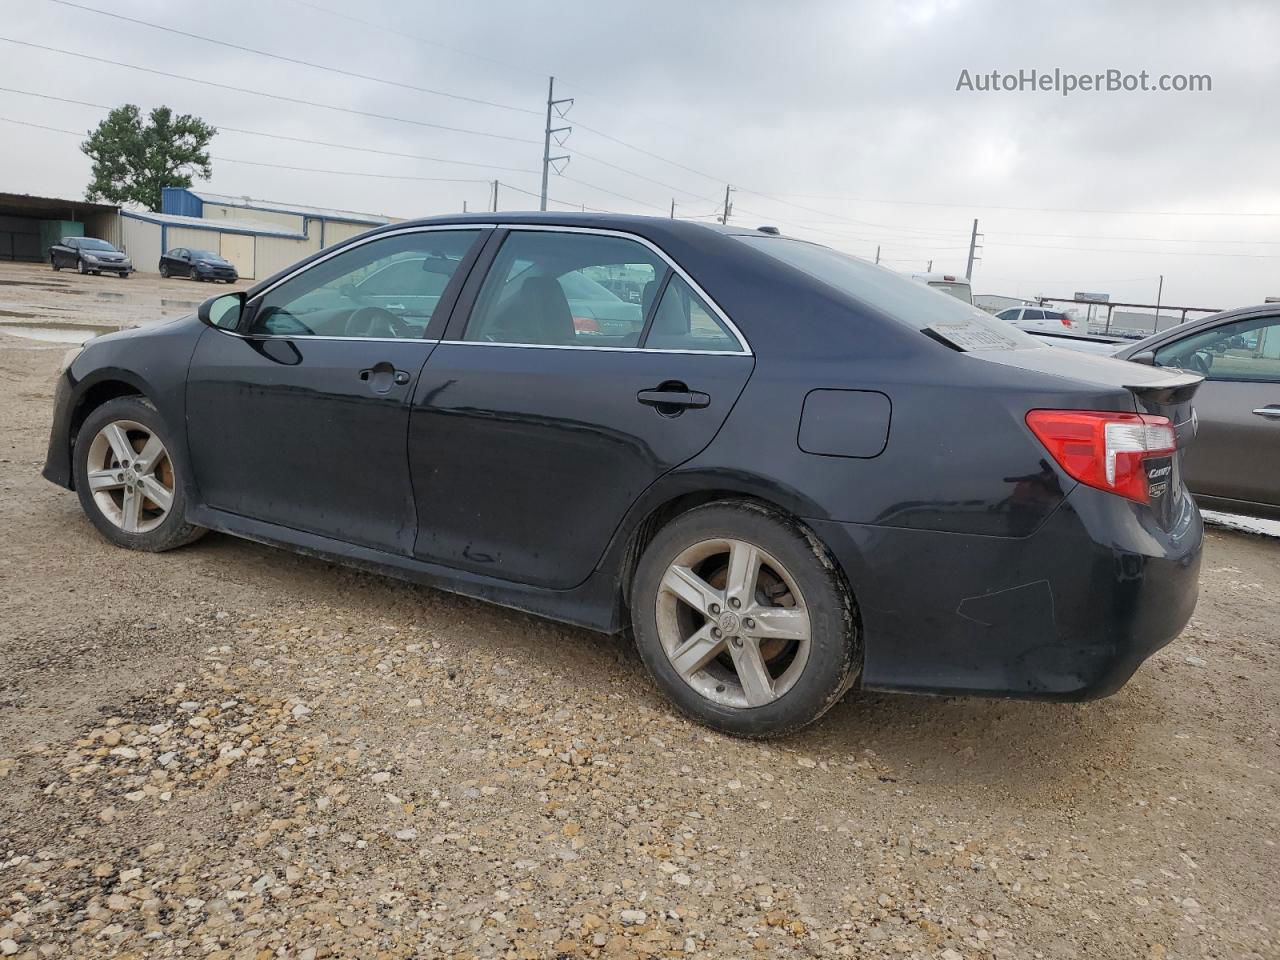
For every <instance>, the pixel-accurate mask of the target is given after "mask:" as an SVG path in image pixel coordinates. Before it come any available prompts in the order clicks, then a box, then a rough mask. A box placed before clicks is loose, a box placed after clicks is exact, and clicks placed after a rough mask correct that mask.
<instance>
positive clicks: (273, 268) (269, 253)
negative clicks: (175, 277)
mask: <svg viewBox="0 0 1280 960" xmlns="http://www.w3.org/2000/svg"><path fill="white" fill-rule="evenodd" d="M398 219H399V218H396V217H387V216H381V215H378V214H369V213H355V212H353V211H350V210H335V209H329V208H326V207H309V206H303V205H301V204H293V203H276V202H274V201H270V200H254V199H252V198H249V197H232V196H227V195H225V194H218V193H210V192H208V191H205V190H188V189H186V188H183V187H165V188H164V190H163V200H162V208H161V212H160V213H152V212H151V211H148V210H122V211H120V240H121V245H122V249H123V250H124V251H125V252H126V253H128V254H129V255H130V256H131V257H132V258H133V262H134V264H135V265H136V266H137V267H138V269H140V270H154V269H156V267H155V266H154V265H155V264H158V263H159V262H160V254H161V253H162V252H164V251H166V250H172V249H174V248H177V247H185V248H188V249H192V250H211V251H212V252H214V253H216V254H218V255H219V256H222V257H226V258H227V259H228V260H230V261H231V262H232V263H234V264H235V265H236V271H237V272H238V273H239V274H240V276H241V277H244V278H246V279H262V278H264V277H269V276H271V275H272V274H274V273H277V272H279V271H280V270H283V269H284V268H285V267H288V266H290V265H291V264H294V263H296V262H297V261H299V260H301V259H303V258H304V257H307V256H310V255H311V254H313V253H315V252H316V251H317V250H322V249H324V248H325V247H330V246H333V245H334V244H335V243H339V242H341V241H343V240H347V239H350V238H351V237H354V236H357V235H358V234H361V233H364V232H365V231H367V230H372V229H373V228H374V227H379V226H382V225H383V224H387V223H394V222H396V221H397V220H398Z"/></svg>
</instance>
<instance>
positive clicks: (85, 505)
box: [72, 397, 208, 553]
mask: <svg viewBox="0 0 1280 960" xmlns="http://www.w3.org/2000/svg"><path fill="white" fill-rule="evenodd" d="M118 420H131V421H134V422H135V423H139V424H142V425H143V426H144V427H146V428H147V429H148V430H150V431H151V432H152V433H153V434H155V435H156V436H157V437H159V438H160V441H161V442H162V443H163V444H164V447H165V450H166V451H167V452H168V454H169V462H170V464H171V465H172V469H173V472H174V484H173V504H172V506H171V507H170V509H169V512H168V514H167V515H166V516H165V517H164V520H163V521H162V522H161V523H160V524H159V525H158V526H156V527H155V528H154V529H152V530H148V531H145V532H141V533H131V532H127V531H125V530H123V529H121V528H120V527H119V526H117V525H116V524H115V523H113V522H112V521H111V520H110V519H109V518H108V517H107V516H106V515H105V514H104V513H103V512H102V510H101V508H99V506H98V504H97V501H96V500H95V499H94V496H93V494H92V493H91V492H90V490H89V479H88V472H89V464H88V458H89V449H90V445H91V444H92V442H93V438H94V437H96V436H97V435H98V433H99V431H101V430H102V428H103V427H105V426H107V424H109V423H112V422H115V421H118ZM72 467H73V470H74V472H75V481H76V493H77V494H78V495H79V497H80V506H81V508H82V509H83V510H84V512H85V514H86V516H88V518H89V520H90V521H92V523H93V525H94V526H95V527H97V528H98V532H99V533H101V534H102V535H103V537H105V538H106V539H107V540H109V541H111V542H112V543H114V544H115V545H116V546H118V547H126V548H127V549H129V550H146V551H148V552H150V553H160V552H162V551H165V550H172V549H174V548H175V547H181V546H185V545H186V544H188V543H191V542H192V541H194V540H198V539H200V537H202V536H204V535H205V534H206V533H207V532H208V531H207V530H206V529H205V528H204V527H197V526H195V525H194V524H191V523H187V521H186V508H187V502H186V495H185V493H184V492H183V479H184V476H185V472H186V469H187V467H186V464H185V463H184V462H182V461H181V460H180V459H179V458H178V456H177V454H176V453H175V451H174V441H173V438H172V436H171V434H170V432H169V429H168V428H167V427H166V426H165V424H164V422H163V421H162V420H161V419H160V414H159V413H158V412H157V411H156V408H155V407H154V406H153V405H152V403H151V401H150V400H147V399H145V398H144V397H117V398H116V399H115V400H108V401H107V402H106V403H104V404H103V405H102V406H100V407H98V408H97V409H96V410H94V411H93V412H92V413H90V414H89V416H88V417H87V418H86V419H85V421H84V424H83V425H82V426H81V427H80V432H79V434H77V435H76V442H75V447H74V448H73V450H72Z"/></svg>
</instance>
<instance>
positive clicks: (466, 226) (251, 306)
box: [214, 223, 495, 343]
mask: <svg viewBox="0 0 1280 960" xmlns="http://www.w3.org/2000/svg"><path fill="white" fill-rule="evenodd" d="M494 228H495V225H494V224H492V223H441V224H429V225H426V226H417V227H405V228H403V229H400V230H388V231H386V232H384V233H375V234H373V235H372V236H367V237H359V238H358V239H356V240H353V241H351V242H350V243H343V244H340V245H339V246H336V247H334V248H333V249H332V250H330V251H329V252H328V253H326V254H324V256H319V257H316V258H315V259H314V260H308V261H307V262H306V263H304V264H302V265H301V266H299V267H298V268H297V269H296V270H291V271H290V272H289V273H287V274H286V275H285V276H283V277H281V278H280V279H279V280H277V281H275V282H274V283H272V284H271V285H270V286H268V287H264V288H263V289H261V290H259V291H258V292H257V293H255V294H254V295H253V296H252V297H250V298H248V299H247V300H245V302H244V306H243V307H242V308H241V310H240V319H239V322H238V323H237V324H236V329H234V330H224V329H223V328H221V327H215V328H214V329H215V330H217V331H218V332H219V333H225V334H227V335H228V336H231V337H239V338H240V339H241V340H343V341H351V340H358V341H367V340H377V341H380V342H385V343H439V342H440V339H441V338H440V337H427V336H425V335H424V336H421V337H335V336H331V335H328V334H310V333H309V334H288V333H245V332H242V331H241V329H240V328H241V327H243V326H245V325H246V323H247V322H248V321H249V319H251V318H252V317H253V316H254V314H256V313H257V309H258V307H259V306H260V302H261V298H262V297H265V296H266V295H267V294H268V293H270V292H271V291H272V290H274V289H276V288H277V287H279V286H282V285H283V284H286V283H288V282H289V281H290V280H292V279H294V277H298V276H301V275H302V274H304V273H306V272H307V271H308V270H310V269H311V268H312V267H317V266H319V265H320V264H322V263H324V262H325V261H326V260H331V259H333V258H334V257H336V256H338V255H339V254H343V253H346V252H347V251H348V250H354V249H355V248H356V247H363V246H364V245H365V244H369V243H376V242H377V241H379V240H383V239H386V238H387V237H398V236H402V235H404V234H409V233H435V232H437V231H442V230H466V231H475V232H476V233H478V234H480V236H478V237H477V238H476V240H477V241H478V243H479V248H478V249H476V246H475V245H474V244H473V245H472V250H469V251H468V253H469V254H472V255H471V256H470V257H468V258H467V259H469V260H470V263H467V262H466V261H465V260H464V261H463V263H460V264H459V268H461V267H462V266H463V265H464V264H465V265H466V266H467V269H468V271H470V270H471V269H473V268H474V267H475V263H476V259H477V258H478V257H479V256H480V254H481V253H482V252H483V250H484V246H485V243H486V242H487V238H485V237H484V233H485V231H486V230H493V229H494ZM473 251H474V252H473ZM456 275H457V273H456V271H455V276H456ZM452 281H453V278H452V277H450V282H451V283H452ZM465 282H466V278H465V277H464V278H463V280H462V281H461V282H460V285H459V288H458V291H459V293H461V290H462V286H461V284H464V283H465ZM456 305H457V297H455V298H454V302H453V304H451V305H450V310H452V309H453V307H454V306H456ZM437 306H438V305H437ZM434 319H435V318H434V317H432V320H433V321H434ZM428 328H430V324H428ZM423 333H424V334H425V333H426V331H423Z"/></svg>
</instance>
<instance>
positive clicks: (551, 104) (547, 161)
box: [538, 77, 573, 210]
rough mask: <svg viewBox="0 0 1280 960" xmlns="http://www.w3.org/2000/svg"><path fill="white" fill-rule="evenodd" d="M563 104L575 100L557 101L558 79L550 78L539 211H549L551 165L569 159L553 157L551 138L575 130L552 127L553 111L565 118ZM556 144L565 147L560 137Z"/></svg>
mask: <svg viewBox="0 0 1280 960" xmlns="http://www.w3.org/2000/svg"><path fill="white" fill-rule="evenodd" d="M562 103H568V104H572V103H573V98H572V97H569V98H567V99H564V100H557V99H556V78H555V77H550V78H549V79H548V83H547V126H546V131H545V133H544V135H543V138H542V199H541V201H540V205H539V207H538V209H539V210H546V209H547V174H548V172H549V171H550V170H551V165H552V164H553V163H558V162H559V161H561V160H568V159H569V157H568V156H567V155H564V156H559V157H553V156H552V155H551V137H552V136H553V135H554V134H558V133H568V132H569V131H570V130H572V129H573V127H554V128H553V127H552V126H551V111H552V110H555V111H556V113H558V114H559V115H560V116H561V117H563V116H564V113H563V112H562V111H561V110H560V104H562ZM556 143H557V144H559V145H561V146H563V145H564V141H563V140H561V139H560V138H559V137H556Z"/></svg>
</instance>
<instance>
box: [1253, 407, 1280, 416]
mask: <svg viewBox="0 0 1280 960" xmlns="http://www.w3.org/2000/svg"><path fill="white" fill-rule="evenodd" d="M1253 412H1254V413H1256V414H1257V415H1258V416H1260V417H1266V418H1267V419H1268V420H1280V403H1273V404H1270V405H1269V406H1265V407H1258V409H1256V410H1254V411H1253Z"/></svg>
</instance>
